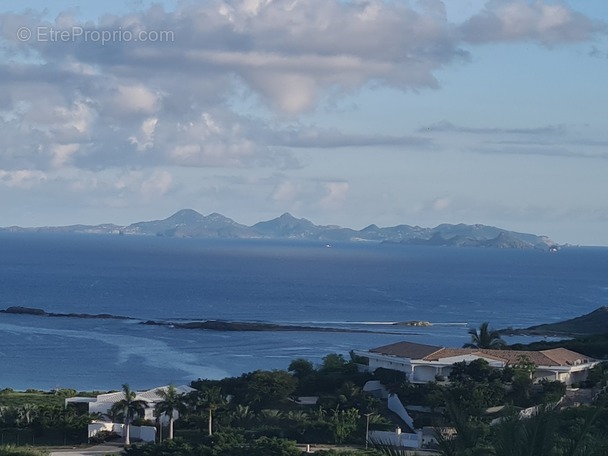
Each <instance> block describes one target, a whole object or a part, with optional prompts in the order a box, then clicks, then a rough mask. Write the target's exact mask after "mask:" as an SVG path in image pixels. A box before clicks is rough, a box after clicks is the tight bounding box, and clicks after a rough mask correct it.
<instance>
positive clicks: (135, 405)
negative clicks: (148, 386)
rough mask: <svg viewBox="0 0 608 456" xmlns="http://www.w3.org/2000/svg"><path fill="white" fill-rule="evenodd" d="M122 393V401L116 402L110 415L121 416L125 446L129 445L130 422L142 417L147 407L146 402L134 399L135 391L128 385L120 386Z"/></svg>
mask: <svg viewBox="0 0 608 456" xmlns="http://www.w3.org/2000/svg"><path fill="white" fill-rule="evenodd" d="M122 392H123V394H124V399H122V400H120V401H118V402H116V403H115V404H114V405H113V406H112V409H111V412H112V413H115V414H119V415H122V417H123V419H124V425H125V433H124V437H125V446H127V445H130V444H131V439H130V429H129V428H130V426H131V421H132V420H133V418H134V417H135V416H137V415H143V413H144V410H145V409H146V407H147V406H148V404H147V403H146V401H143V400H140V399H136V397H137V396H136V394H135V391H133V390H132V389H131V388H130V387H129V384H128V383H125V384H124V385H122Z"/></svg>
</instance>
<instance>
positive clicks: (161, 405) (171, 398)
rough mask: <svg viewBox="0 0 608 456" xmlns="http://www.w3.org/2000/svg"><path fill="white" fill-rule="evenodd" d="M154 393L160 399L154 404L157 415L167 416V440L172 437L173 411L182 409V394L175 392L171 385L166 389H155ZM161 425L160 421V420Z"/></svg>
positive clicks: (183, 406)
mask: <svg viewBox="0 0 608 456" xmlns="http://www.w3.org/2000/svg"><path fill="white" fill-rule="evenodd" d="M156 394H158V395H159V396H160V398H161V399H162V400H161V401H160V402H158V403H157V404H156V406H155V411H156V413H157V416H159V417H160V416H161V415H163V414H164V415H166V416H168V417H169V437H168V438H169V440H172V439H173V423H174V421H175V418H174V414H175V412H181V411H183V410H184V408H185V405H184V395H183V394H180V393H178V392H177V390H176V389H175V387H174V386H173V385H169V386H168V387H167V388H166V389H157V390H156ZM161 426H162V422H161Z"/></svg>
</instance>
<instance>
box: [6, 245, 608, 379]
mask: <svg viewBox="0 0 608 456" xmlns="http://www.w3.org/2000/svg"><path fill="white" fill-rule="evenodd" d="M16 305H20V306H27V307H39V308H43V309H45V310H46V311H48V312H60V313H67V312H76V313H90V314H93V313H95V314H96V313H110V314H115V315H122V316H129V317H134V318H137V319H141V320H148V319H155V320H163V319H164V320H178V319H180V320H193V319H196V320H199V319H225V320H238V321H260V322H273V323H297V324H307V325H321V326H332V327H351V328H357V329H366V330H370V331H372V333H370V334H344V333H315V332H310V333H308V332H298V333H294V332H215V331H196V330H180V329H174V328H170V327H155V326H145V325H141V324H139V321H137V320H135V321H116V320H112V321H110V320H84V319H70V318H48V317H36V316H25V315H8V314H0V363H1V364H2V369H1V370H0V388H2V387H7V386H10V387H12V388H15V389H25V388H42V389H49V388H54V387H71V388H76V389H81V390H84V389H88V390H90V389H104V390H105V389H117V388H120V385H121V384H122V383H125V382H128V383H130V384H131V386H132V387H134V388H136V389H142V388H148V387H154V386H158V385H162V384H167V383H174V384H182V383H187V382H188V381H190V380H192V379H196V378H199V377H206V378H221V377H224V376H227V375H238V374H240V373H242V372H247V371H251V370H254V369H259V368H262V369H272V368H285V367H287V365H288V364H289V362H290V361H291V360H292V359H294V358H297V357H305V358H308V359H311V360H313V361H319V360H320V359H321V358H322V357H323V356H324V355H325V354H327V353H330V352H339V353H345V354H346V353H347V352H348V351H349V350H351V349H367V348H370V347H373V346H378V345H383V344H387V343H392V342H396V341H399V340H404V339H407V340H411V341H415V342H420V343H436V344H444V345H453V346H461V345H462V344H463V343H466V342H467V341H468V335H467V331H468V329H469V328H470V327H474V326H477V325H479V323H481V322H483V321H490V323H491V325H492V326H493V327H496V328H499V327H506V326H514V327H525V326H529V325H533V324H539V323H544V322H551V321H557V320H562V319H566V318H571V317H574V316H578V315H580V314H583V313H587V312H590V311H592V310H594V309H595V308H597V307H599V306H602V305H608V249H605V248H576V249H564V250H562V251H560V252H559V253H556V254H549V253H546V252H536V251H518V250H495V249H473V248H471V249H465V248H462V249H460V248H441V247H437V248H436V247H414V246H412V247H404V246H398V245H383V244H371V243H362V244H359V243H343V244H333V245H332V247H331V248H327V247H326V246H325V244H323V243H314V242H270V241H215V240H214V241H210V240H194V239H170V238H157V237H130V236H92V235H70V236H68V235H48V234H8V233H3V234H0V308H6V307H9V306H16ZM408 320H427V321H430V322H432V323H433V326H432V327H429V328H411V327H394V326H390V325H387V324H386V323H389V322H397V321H408ZM386 332H388V333H389V334H385V333H386Z"/></svg>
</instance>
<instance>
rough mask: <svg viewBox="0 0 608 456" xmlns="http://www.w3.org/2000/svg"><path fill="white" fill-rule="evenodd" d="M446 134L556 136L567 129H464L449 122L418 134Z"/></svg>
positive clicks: (425, 127) (423, 129) (430, 127)
mask: <svg viewBox="0 0 608 456" xmlns="http://www.w3.org/2000/svg"><path fill="white" fill-rule="evenodd" d="M444 132H456V133H471V134H480V135H495V134H506V135H548V134H551V135H556V134H558V135H559V134H563V133H565V132H566V127H565V126H563V125H546V126H543V127H531V128H499V127H491V128H487V127H486V128H483V127H476V128H473V127H463V126H460V125H455V124H453V123H451V122H448V121H442V122H437V123H434V124H431V125H427V126H424V127H420V128H419V129H418V133H444Z"/></svg>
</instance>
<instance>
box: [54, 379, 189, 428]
mask: <svg viewBox="0 0 608 456" xmlns="http://www.w3.org/2000/svg"><path fill="white" fill-rule="evenodd" d="M168 388H169V386H168V385H166V386H160V387H158V388H153V389H150V390H147V391H137V392H136V393H135V400H138V401H145V402H146V404H147V407H146V409H145V415H144V416H142V417H141V418H143V419H145V420H151V421H154V420H156V417H155V416H154V408H155V407H156V404H158V403H159V402H160V401H162V398H161V397H160V396H159V395H158V393H157V391H158V390H162V391H166V390H167V389H168ZM175 389H176V390H177V394H187V393H189V392H191V391H194V389H193V388H190V387H189V386H185V385H182V386H176V387H175ZM124 398H125V394H124V392H122V391H117V392H115V393H106V394H100V395H99V396H97V397H71V398H68V399H66V400H65V403H66V405H67V404H68V403H74V402H81V403H82V402H84V403H88V404H89V413H100V414H102V415H105V416H108V415H109V414H110V410H111V408H112V406H113V405H114V404H115V403H116V402H119V401H122V400H123V399H124ZM176 413H177V412H176ZM175 418H177V416H175Z"/></svg>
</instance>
